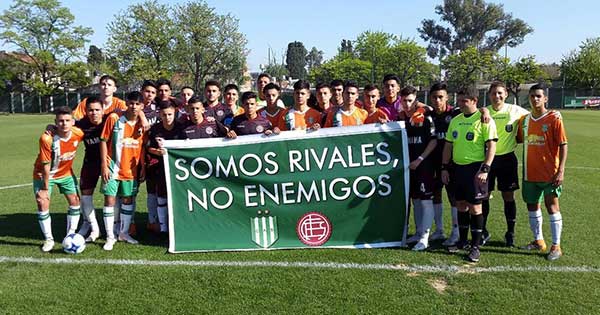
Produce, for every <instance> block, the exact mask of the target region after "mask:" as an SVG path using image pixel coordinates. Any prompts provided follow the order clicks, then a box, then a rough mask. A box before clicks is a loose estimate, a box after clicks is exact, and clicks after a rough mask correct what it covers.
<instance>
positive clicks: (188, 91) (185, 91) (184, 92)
mask: <svg viewBox="0 0 600 315" xmlns="http://www.w3.org/2000/svg"><path fill="white" fill-rule="evenodd" d="M192 96H194V90H192V89H183V90H181V98H182V99H183V100H184V101H185V102H186V103H187V101H189V100H190V98H191V97H192Z"/></svg>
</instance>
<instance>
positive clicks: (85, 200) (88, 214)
mask: <svg viewBox="0 0 600 315" xmlns="http://www.w3.org/2000/svg"><path fill="white" fill-rule="evenodd" d="M81 210H83V217H84V219H85V220H86V221H87V222H88V223H89V224H90V227H91V228H92V232H99V231H100V226H99V225H98V220H96V210H95V209H94V197H93V196H92V195H83V196H81Z"/></svg>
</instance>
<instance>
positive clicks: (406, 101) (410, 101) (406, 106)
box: [401, 94, 417, 111]
mask: <svg viewBox="0 0 600 315" xmlns="http://www.w3.org/2000/svg"><path fill="white" fill-rule="evenodd" d="M416 100H417V95H415V94H408V95H406V96H402V101H401V102H402V109H403V110H405V111H409V110H411V109H412V108H413V107H414V106H415V104H416V103H417V102H416Z"/></svg>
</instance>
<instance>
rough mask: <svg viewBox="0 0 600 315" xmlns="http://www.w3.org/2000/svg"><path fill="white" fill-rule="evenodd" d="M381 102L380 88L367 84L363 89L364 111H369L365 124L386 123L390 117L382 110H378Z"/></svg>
mask: <svg viewBox="0 0 600 315" xmlns="http://www.w3.org/2000/svg"><path fill="white" fill-rule="evenodd" d="M378 100H379V88H378V87H377V85H371V84H367V85H366V86H365V88H364V89H363V101H364V110H366V111H367V119H365V124H375V123H382V124H384V123H386V122H388V121H389V119H388V116H387V114H386V113H385V112H383V111H382V110H381V109H380V108H377V101H378Z"/></svg>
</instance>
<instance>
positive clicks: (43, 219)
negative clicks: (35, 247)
mask: <svg viewBox="0 0 600 315" xmlns="http://www.w3.org/2000/svg"><path fill="white" fill-rule="evenodd" d="M38 223H39V224H40V229H41V230H42V234H43V235H44V238H45V239H47V240H53V239H54V237H52V219H51V218H50V211H49V210H42V211H38Z"/></svg>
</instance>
